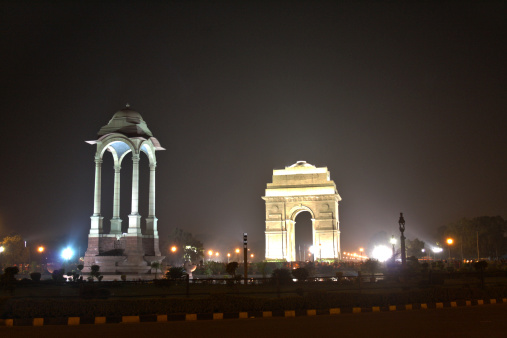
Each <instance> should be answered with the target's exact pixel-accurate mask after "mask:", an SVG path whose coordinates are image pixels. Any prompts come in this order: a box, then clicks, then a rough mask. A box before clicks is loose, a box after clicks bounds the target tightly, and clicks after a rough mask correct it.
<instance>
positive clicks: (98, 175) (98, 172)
mask: <svg viewBox="0 0 507 338" xmlns="http://www.w3.org/2000/svg"><path fill="white" fill-rule="evenodd" d="M101 186H102V159H101V158H95V191H94V195H93V216H100V196H101V195H100V193H101Z"/></svg>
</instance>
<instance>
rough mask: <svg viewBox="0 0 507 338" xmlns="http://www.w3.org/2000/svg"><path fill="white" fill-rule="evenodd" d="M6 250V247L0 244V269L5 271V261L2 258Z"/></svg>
mask: <svg viewBox="0 0 507 338" xmlns="http://www.w3.org/2000/svg"><path fill="white" fill-rule="evenodd" d="M4 251H5V248H4V247H3V246H0V270H1V271H3V262H2V258H3V253H4Z"/></svg>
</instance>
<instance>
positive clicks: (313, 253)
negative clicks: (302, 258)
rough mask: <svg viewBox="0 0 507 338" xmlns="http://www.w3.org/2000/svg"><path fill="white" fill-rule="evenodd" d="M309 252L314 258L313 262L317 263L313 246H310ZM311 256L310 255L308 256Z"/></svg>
mask: <svg viewBox="0 0 507 338" xmlns="http://www.w3.org/2000/svg"><path fill="white" fill-rule="evenodd" d="M308 251H310V253H311V254H312V256H313V261H314V262H315V250H314V248H313V245H310V248H308ZM308 256H309V255H308Z"/></svg>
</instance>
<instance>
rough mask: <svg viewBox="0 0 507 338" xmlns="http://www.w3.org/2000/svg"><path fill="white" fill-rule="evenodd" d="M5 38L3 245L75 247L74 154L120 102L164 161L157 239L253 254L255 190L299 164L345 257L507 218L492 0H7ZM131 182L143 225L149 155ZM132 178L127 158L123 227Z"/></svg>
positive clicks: (107, 194) (506, 19)
mask: <svg viewBox="0 0 507 338" xmlns="http://www.w3.org/2000/svg"><path fill="white" fill-rule="evenodd" d="M0 27H1V34H0V46H1V50H2V51H1V53H0V58H1V62H0V67H1V78H2V87H3V90H2V91H1V100H0V105H1V107H2V123H1V126H2V128H1V130H2V133H1V136H0V137H1V141H2V148H3V153H2V164H1V166H0V170H1V172H0V174H1V176H0V177H1V190H0V233H1V234H7V233H10V232H13V231H14V232H17V233H20V234H21V235H23V236H24V238H26V239H28V240H29V241H31V242H32V243H34V242H43V241H57V242H58V243H62V245H64V244H73V245H81V246H84V245H85V243H86V239H87V237H86V236H87V234H88V232H89V228H90V218H89V217H90V216H91V215H92V213H93V184H94V161H93V158H94V152H95V148H94V146H91V145H89V144H86V143H85V141H86V140H95V139H96V138H97V136H96V134H97V132H98V130H99V129H100V127H102V126H103V125H105V124H107V123H108V121H109V120H110V119H111V117H112V116H113V114H114V113H115V112H116V111H118V110H120V109H122V108H123V107H125V104H126V103H130V105H131V108H132V109H135V110H137V111H138V112H139V113H140V114H141V115H142V117H143V118H144V120H145V121H146V122H147V124H148V127H149V128H150V130H151V131H152V132H153V134H154V136H155V137H156V138H157V139H158V140H159V141H160V143H161V144H162V146H163V147H165V148H166V149H167V150H166V151H160V152H158V153H157V156H158V157H157V161H158V167H157V213H156V215H157V217H158V218H159V223H158V224H159V232H160V235H161V238H163V239H164V238H167V236H168V234H169V233H170V232H171V231H172V230H173V229H174V228H175V227H179V228H182V229H184V230H186V231H189V232H192V233H193V234H194V235H196V236H197V237H198V238H199V239H201V240H202V241H203V242H204V244H205V248H207V249H208V248H213V249H219V250H229V249H230V248H232V247H234V246H236V245H238V244H239V243H241V240H242V234H243V232H248V234H249V239H250V247H251V248H252V250H253V251H254V252H256V253H259V255H261V256H263V255H264V228H265V224H264V201H263V200H262V199H261V196H263V195H264V189H265V188H266V183H268V182H271V176H272V170H273V169H283V168H284V167H285V166H289V165H291V164H293V163H295V162H296V161H298V160H305V161H307V162H309V163H311V164H314V165H316V166H319V167H323V166H326V167H328V169H329V170H330V172H331V179H333V180H334V181H335V182H336V184H337V187H338V192H339V194H340V195H341V197H342V198H343V200H342V201H341V202H340V230H341V233H342V240H341V243H342V249H343V250H344V251H351V250H357V248H358V247H359V246H366V245H367V244H368V241H369V239H370V238H371V237H372V236H374V235H375V234H377V233H378V232H380V231H385V232H386V233H387V234H388V235H389V236H390V235H391V234H399V232H398V230H397V229H398V216H399V213H400V212H403V213H404V215H405V220H406V229H407V230H406V235H407V237H408V238H409V239H412V238H415V237H419V238H420V239H422V240H425V241H427V242H429V243H432V241H433V240H434V239H435V236H436V229H437V228H438V227H439V226H441V225H444V224H446V223H449V222H452V221H456V220H458V219H459V218H462V217H476V216H484V215H488V216H496V215H500V216H503V217H504V218H505V217H507V147H506V141H505V139H506V125H507V124H506V122H507V114H506V107H507V2H505V1H498V2H483V1H477V2H464V1H458V2H440V1H439V2H424V3H415V2H406V1H401V2H399V3H398V2H395V1H389V2H385V3H381V2H360V1H350V2H348V1H336V2H316V1H311V2H274V3H272V2H267V1H266V2H243V1H241V2H220V3H217V2H214V3H212V2H202V3H200V2H184V1H181V2H167V3H166V2H161V1H154V2H148V1H139V2H125V1H122V2H117V3H115V2H107V3H101V2H98V1H97V2H86V3H85V2H84V1H83V2H82V3H71V2H64V1H62V2H54V3H44V2H34V3H30V2H17V1H12V2H2V3H1V4H0ZM111 163H112V160H111V156H110V155H108V156H106V159H105V162H104V164H103V174H104V179H103V180H104V181H103V203H102V207H103V216H104V223H105V224H109V219H110V218H111V215H112V187H113V183H112V177H113V169H112V164H111ZM141 171H142V177H141V189H142V190H141V198H145V202H141V210H140V212H141V215H143V216H147V189H148V172H149V170H148V165H147V160H146V157H144V156H143V157H142V159H141ZM130 175H131V157H130V156H128V157H127V158H126V160H125V161H124V163H123V165H122V189H123V190H122V192H123V193H122V210H121V214H122V217H123V224H124V226H126V225H127V223H128V219H127V217H126V215H127V214H128V213H129V211H130V200H129V199H130V179H131V178H130ZM143 196H144V197H143ZM143 203H144V204H143ZM164 245H167V243H164ZM81 250H82V251H84V248H82V249H81Z"/></svg>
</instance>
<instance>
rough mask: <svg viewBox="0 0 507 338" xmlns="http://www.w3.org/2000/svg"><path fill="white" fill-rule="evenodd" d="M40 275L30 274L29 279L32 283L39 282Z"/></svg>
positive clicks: (38, 273) (36, 273)
mask: <svg viewBox="0 0 507 338" xmlns="http://www.w3.org/2000/svg"><path fill="white" fill-rule="evenodd" d="M41 276H42V275H41V273H40V272H32V273H31V274H30V278H31V279H32V280H33V281H34V282H39V281H40V278H41Z"/></svg>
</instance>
